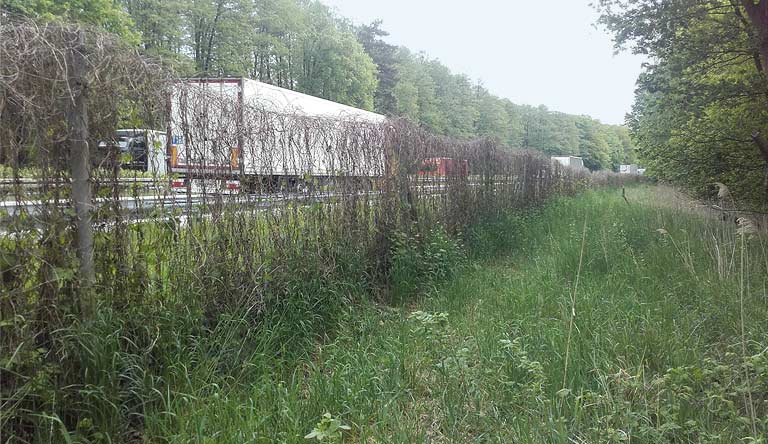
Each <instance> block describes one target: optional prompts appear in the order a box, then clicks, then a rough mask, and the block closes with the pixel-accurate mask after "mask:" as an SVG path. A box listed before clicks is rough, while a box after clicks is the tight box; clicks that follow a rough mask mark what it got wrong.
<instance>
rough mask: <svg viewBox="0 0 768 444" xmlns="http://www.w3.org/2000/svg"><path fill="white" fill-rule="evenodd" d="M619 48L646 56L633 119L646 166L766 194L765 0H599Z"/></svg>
mask: <svg viewBox="0 0 768 444" xmlns="http://www.w3.org/2000/svg"><path fill="white" fill-rule="evenodd" d="M597 7H598V10H599V11H600V12H601V19H600V21H601V22H602V23H603V24H604V25H605V26H606V27H607V28H608V29H609V30H610V31H612V32H613V33H614V36H615V43H616V45H617V48H619V49H621V48H631V50H632V51H634V52H636V53H639V54H646V55H647V56H648V58H649V62H648V64H647V66H646V67H645V70H644V72H643V74H642V75H641V77H640V80H639V82H638V89H637V94H636V102H635V105H634V108H633V111H632V113H631V115H630V118H629V126H630V128H631V131H632V134H633V136H634V138H635V141H636V142H637V144H638V149H639V152H640V156H641V158H642V159H643V160H644V161H645V162H646V163H647V164H648V167H649V172H651V173H652V174H654V175H656V176H658V177H660V178H663V179H667V180H671V181H674V182H676V183H679V184H683V185H686V186H689V187H690V188H691V189H693V190H696V191H698V192H699V193H702V194H712V193H714V191H715V190H716V189H718V187H717V186H716V185H715V184H716V183H718V182H719V183H723V184H726V185H727V186H728V187H729V188H730V189H731V193H732V195H733V196H734V197H735V198H736V199H738V200H742V201H743V202H744V203H747V204H753V205H760V206H764V205H765V202H766V197H768V178H767V177H766V165H768V163H767V162H768V145H766V143H765V138H764V136H763V135H762V134H763V133H764V132H765V130H766V129H768V128H767V127H766V123H768V120H766V117H768V114H767V112H768V82H766V75H765V73H766V63H767V62H768V2H766V0H760V1H759V2H757V3H756V2H754V1H753V0H697V1H686V2H682V1H678V0H663V1H658V0H637V1H633V2H625V1H618V0H601V1H600V2H599V3H598V4H597Z"/></svg>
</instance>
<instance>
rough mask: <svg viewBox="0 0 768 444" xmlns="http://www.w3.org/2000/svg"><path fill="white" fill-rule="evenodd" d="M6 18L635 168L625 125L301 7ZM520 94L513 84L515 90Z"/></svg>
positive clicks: (118, 9) (38, 7)
mask: <svg viewBox="0 0 768 444" xmlns="http://www.w3.org/2000/svg"><path fill="white" fill-rule="evenodd" d="M0 4H2V5H3V6H2V9H3V10H4V11H6V14H12V15H19V16H25V17H34V18H38V19H43V20H46V19H57V18H58V19H63V20H66V21H76V22H83V23H88V24H91V25H97V26H99V27H102V28H104V29H106V30H108V31H110V32H113V33H116V34H118V35H120V36H121V37H122V38H123V39H124V40H126V41H127V42H130V43H131V44H134V45H136V46H138V47H140V48H141V50H142V51H143V52H144V53H145V54H147V55H151V56H156V57H159V58H161V59H162V60H164V61H165V62H166V63H167V64H169V65H170V66H172V67H173V68H174V69H175V70H176V71H177V73H179V74H180V75H182V76H189V77H191V76H207V77H227V76H245V77H249V78H253V79H256V80H260V81H262V82H266V83H270V84H274V85H277V86H280V87H283V88H289V89H293V90H296V91H299V92H303V93H307V94H311V95H314V96H319V97H322V98H326V99H329V100H333V101H336V102H340V103H344V104H347V105H352V106H356V107H360V108H364V109H367V110H374V111H376V112H379V113H381V114H385V115H388V116H405V117H408V118H410V119H411V120H413V121H415V122H418V123H419V124H421V125H423V126H424V127H425V128H426V129H428V130H429V131H430V132H432V133H435V134H440V135H445V136H451V137H457V138H462V139H470V138H475V137H491V138H494V139H496V140H498V141H499V142H501V143H503V144H505V145H507V146H508V147H510V148H512V149H516V148H522V149H534V150H539V151H542V152H544V153H546V154H551V155H557V154H562V155H576V156H582V157H583V158H584V164H585V166H587V167H589V168H590V169H592V170H599V169H607V170H616V169H617V168H618V165H619V164H622V163H630V162H634V161H635V160H636V159H635V157H634V152H635V151H634V147H633V144H632V142H631V140H630V136H629V131H628V130H627V128H626V127H624V126H618V125H606V124H603V123H601V122H599V121H598V120H595V119H593V118H590V117H589V116H577V115H569V114H565V113H560V112H557V111H553V110H550V109H548V108H547V107H545V106H530V105H519V104H515V103H512V102H511V101H509V100H508V99H504V98H500V97H497V96H495V95H494V94H493V93H492V92H490V91H488V90H487V89H486V88H485V87H484V86H483V85H482V84H481V83H479V82H477V81H475V80H473V79H470V78H469V77H467V76H466V75H463V74H460V73H453V72H451V70H450V69H449V68H448V67H447V66H445V65H444V64H443V63H441V62H440V61H439V60H436V59H433V58H430V57H429V55H427V54H424V53H415V52H413V51H411V50H409V49H408V48H405V47H396V46H394V45H391V44H389V43H387V42H386V37H387V36H388V33H387V31H386V30H385V29H384V25H383V24H382V23H381V22H379V21H377V22H374V23H370V24H364V25H356V24H354V23H352V22H351V21H350V20H348V19H346V18H344V17H342V16H340V15H339V14H337V13H336V12H334V11H333V10H331V9H330V8H329V7H327V6H325V5H324V4H322V3H321V2H318V1H310V0H118V1H111V0H67V1H55V2H51V1H46V0H3V1H2V2H1V3H0ZM521 87H522V86H521Z"/></svg>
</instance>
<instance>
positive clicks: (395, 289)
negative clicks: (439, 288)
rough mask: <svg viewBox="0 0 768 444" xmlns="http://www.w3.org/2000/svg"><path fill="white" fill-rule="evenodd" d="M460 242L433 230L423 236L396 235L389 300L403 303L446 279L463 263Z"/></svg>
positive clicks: (440, 231)
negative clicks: (405, 299)
mask: <svg viewBox="0 0 768 444" xmlns="http://www.w3.org/2000/svg"><path fill="white" fill-rule="evenodd" d="M464 258H465V255H464V251H463V246H462V243H461V240H460V239H453V238H451V237H449V236H448V235H447V233H446V232H445V230H444V229H443V228H442V227H439V226H438V227H436V228H433V229H431V230H430V231H428V232H427V234H426V235H425V236H421V235H419V234H415V235H409V234H407V233H405V232H396V233H395V235H394V239H393V240H392V259H391V261H392V266H391V267H392V268H391V271H390V283H391V285H392V289H391V292H392V298H393V299H394V300H403V298H405V297H407V296H409V295H412V294H413V293H416V292H418V291H424V290H427V289H429V288H430V286H432V285H433V284H434V283H435V282H440V281H442V280H445V279H446V278H448V277H449V276H450V275H451V274H452V273H453V272H455V271H456V270H457V269H458V267H459V266H460V265H461V264H462V263H463V262H464Z"/></svg>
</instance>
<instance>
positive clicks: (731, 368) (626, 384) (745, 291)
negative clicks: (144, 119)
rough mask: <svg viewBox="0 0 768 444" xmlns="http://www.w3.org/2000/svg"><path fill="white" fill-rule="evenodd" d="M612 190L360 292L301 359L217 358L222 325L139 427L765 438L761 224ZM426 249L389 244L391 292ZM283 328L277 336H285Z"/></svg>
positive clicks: (416, 437) (560, 206) (436, 436)
mask: <svg viewBox="0 0 768 444" xmlns="http://www.w3.org/2000/svg"><path fill="white" fill-rule="evenodd" d="M628 199H629V205H628V204H627V203H626V202H625V201H624V200H622V198H621V195H620V192H618V191H616V190H602V191H594V192H588V193H585V194H583V195H581V196H579V197H577V198H570V199H569V198H562V199H557V200H553V201H552V202H551V203H549V204H548V205H547V206H546V207H545V208H543V209H540V210H536V211H533V212H529V213H527V214H524V215H513V216H510V217H508V218H506V219H505V220H502V221H497V222H495V223H493V224H489V225H487V226H485V227H482V228H478V229H477V230H475V232H474V233H468V234H467V235H466V243H467V246H468V247H469V251H470V252H471V253H470V258H469V259H467V260H463V259H462V260H461V262H462V264H463V265H461V266H459V267H458V268H456V271H455V272H454V273H452V277H450V278H448V279H444V280H442V283H441V284H439V285H438V286H436V287H434V288H426V289H422V290H423V291H422V294H423V296H422V297H420V298H419V299H418V301H416V302H413V300H411V301H409V302H405V303H403V304H400V305H394V306H391V305H390V306H380V305H374V304H372V303H366V302H361V303H360V304H358V305H357V306H355V307H354V308H353V309H349V312H347V313H344V314H343V316H342V319H343V320H342V321H341V323H340V326H339V327H338V329H337V330H336V331H335V333H334V334H333V337H327V338H325V340H324V341H321V342H320V343H318V344H319V345H316V346H315V347H314V348H310V349H308V350H307V352H306V353H298V354H297V353H288V351H286V353H285V354H278V355H275V354H274V353H272V352H271V351H270V352H268V351H267V350H273V347H272V346H269V347H267V346H265V347H264V348H263V350H264V352H261V353H260V352H259V347H258V346H257V347H254V346H253V343H250V344H245V343H243V346H242V348H241V349H242V350H248V354H247V356H241V357H242V359H241V360H239V361H238V362H237V363H235V364H232V365H229V364H228V363H227V362H219V359H224V357H225V356H226V359H227V360H229V359H231V357H232V356H233V355H237V353H236V352H237V347H238V345H237V344H238V342H239V341H240V340H238V341H233V337H232V334H231V333H229V332H230V331H235V330H237V329H231V330H230V329H228V328H227V324H226V323H222V325H221V326H220V327H219V328H218V329H217V330H216V331H214V332H213V334H212V335H211V336H210V337H209V338H208V340H207V341H206V342H208V344H207V345H206V344H202V345H200V346H199V347H196V348H195V350H194V351H191V352H190V353H191V354H190V355H188V356H180V357H179V358H180V359H179V362H191V363H194V369H193V370H191V371H189V372H187V371H185V370H184V369H179V370H180V371H179V372H178V374H183V375H186V376H185V378H178V377H176V378H174V380H175V381H176V383H175V384H174V385H175V393H174V394H171V393H170V392H169V393H167V394H164V395H163V396H164V399H166V400H167V402H165V403H163V404H162V405H161V406H160V408H156V407H151V408H150V410H148V411H147V412H146V414H145V417H144V421H143V423H144V434H145V436H146V437H147V438H149V439H150V440H152V441H153V442H154V441H155V440H156V439H157V440H160V441H166V440H167V441H168V442H179V443H181V442H210V443H213V442H216V443H226V442H232V443H243V442H286V443H302V442H313V441H311V440H313V439H316V438H310V439H306V438H305V435H307V434H309V433H310V432H311V431H312V430H313V428H314V427H315V425H316V424H317V423H318V422H319V421H320V420H321V419H322V416H323V414H325V413H329V414H330V415H331V416H332V418H333V419H332V420H326V421H325V424H321V425H319V429H318V430H320V431H322V430H323V429H325V428H326V427H327V426H329V425H331V426H332V428H333V425H339V424H341V425H345V426H348V427H349V430H346V429H339V430H337V432H336V433H329V435H330V436H328V437H326V438H325V440H324V442H334V440H336V441H338V439H337V438H338V436H341V438H342V440H343V442H368V443H372V442H381V443H392V442H403V443H405V442H446V443H449V442H562V443H569V442H570V443H574V442H576V443H578V442H638V443H639V442H646V443H658V442H723V443H733V442H739V440H744V441H742V442H763V441H761V439H762V440H764V439H765V437H766V430H768V423H767V421H768V420H766V417H768V408H767V407H768V406H767V405H766V403H768V401H767V400H766V399H767V396H768V352H767V351H766V347H767V346H768V330H766V321H768V295H767V294H766V283H768V248H766V244H765V242H766V238H765V237H761V236H758V235H754V234H745V235H739V234H737V232H736V229H737V227H736V226H735V225H733V224H732V223H723V222H721V221H719V220H717V219H713V218H711V217H706V216H704V215H701V214H698V213H696V212H692V211H688V210H685V209H680V208H675V205H674V204H675V203H676V201H675V199H674V198H672V196H670V195H669V191H668V190H659V189H657V188H650V187H644V188H635V189H631V190H629V192H628ZM666 201H669V203H670V204H669V205H667V204H666ZM437 237H438V238H439V236H437ZM440 243H441V241H439V239H438V241H437V242H436V243H435V245H436V248H434V249H433V251H431V252H429V251H427V252H421V253H416V252H409V250H408V248H407V244H408V242H407V239H404V240H403V245H404V246H406V247H404V248H403V249H402V250H403V251H402V252H401V254H399V255H398V256H397V258H398V259H396V264H395V270H396V273H401V275H400V277H399V278H398V276H395V278H396V279H395V281H396V282H400V284H401V285H402V287H403V288H402V289H401V290H403V291H407V290H409V289H412V287H413V283H414V282H415V280H417V279H420V278H419V273H416V272H415V271H414V270H415V268H416V263H417V262H419V263H422V264H424V263H426V264H433V265H434V266H433V267H431V268H430V267H427V269H426V270H424V269H422V270H420V273H422V274H423V273H431V274H432V275H440V274H444V273H445V272H446V270H449V269H451V268H454V267H453V264H455V262H456V261H457V260H459V259H460V258H461V256H462V255H461V253H460V252H459V251H458V249H455V248H452V246H453V245H454V244H453V243H452V242H450V241H448V240H444V245H440ZM425 255H426V256H425ZM398 264H399V265H398ZM398 270H399V271H398ZM438 277H440V276H438ZM438 280H439V279H438ZM232 322H233V323H236V322H237V321H232ZM285 322H286V323H288V324H289V325H288V326H289V327H290V328H287V327H285V325H284V326H283V328H281V331H282V332H281V333H280V336H282V335H284V334H285V332H286V331H289V330H290V329H291V328H293V329H296V331H297V333H298V334H300V330H301V328H302V327H301V325H300V324H296V323H293V324H291V322H295V321H292V320H290V319H286V320H285ZM265 335H266V336H267V339H265ZM268 336H269V332H259V338H260V339H259V340H258V342H259V343H261V342H263V343H264V344H272V345H274V344H273V343H272V342H273V341H270V340H269V339H268ZM249 337H250V338H251V339H248V338H249ZM273 339H274V341H278V340H279V338H278V337H274V338H273ZM241 340H242V341H246V340H249V341H252V340H253V337H252V336H248V335H246V336H245V337H244V339H241ZM233 348H234V349H235V350H234V351H233ZM180 365H181V364H180ZM223 368H224V369H225V370H222V369H223ZM337 420H338V422H336V421H337ZM335 435H338V436H335ZM160 437H163V438H164V439H159V438H160ZM750 439H752V440H753V441H750Z"/></svg>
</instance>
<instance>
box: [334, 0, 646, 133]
mask: <svg viewBox="0 0 768 444" xmlns="http://www.w3.org/2000/svg"><path fill="white" fill-rule="evenodd" d="M321 1H323V2H324V3H326V4H327V5H329V6H331V7H335V8H336V9H337V11H338V12H339V13H340V14H341V15H343V16H345V17H347V18H350V19H352V20H353V21H355V23H358V24H359V23H369V22H371V21H373V20H375V19H377V18H380V19H382V20H383V26H382V27H383V28H384V29H385V30H387V31H389V33H390V36H389V38H388V41H389V42H390V43H392V44H395V45H404V46H407V47H408V48H410V49H411V50H413V51H415V52H418V51H424V52H426V53H427V54H428V55H429V56H430V57H433V58H437V59H440V61H442V62H443V63H445V64H446V65H447V66H448V67H449V68H450V69H451V70H452V71H454V72H455V73H465V74H467V75H469V76H470V77H472V78H473V79H475V80H478V79H479V80H481V81H482V82H483V84H484V85H485V86H486V87H487V88H488V89H489V90H490V91H491V92H492V93H494V94H496V95H498V96H501V97H506V98H509V99H510V100H512V101H513V102H515V103H521V104H529V105H540V104H541V105H546V106H547V107H548V108H550V109H552V110H557V111H563V112H566V113H571V114H588V115H590V116H592V117H595V118H598V119H600V120H601V121H603V122H605V123H623V122H624V115H625V114H626V113H627V112H629V111H630V108H631V106H632V100H633V92H634V88H635V80H636V79H637V75H638V74H639V73H640V64H641V63H642V59H641V58H640V57H639V56H635V55H632V54H628V53H621V54H619V55H613V45H612V43H611V38H610V36H609V35H608V34H606V33H605V31H603V30H602V29H595V28H594V26H593V24H594V23H595V21H596V19H597V15H596V14H595V12H594V10H593V9H592V8H591V7H590V6H589V2H590V0H547V1H540V0H506V1H505V0H472V1H457V0H321Z"/></svg>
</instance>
